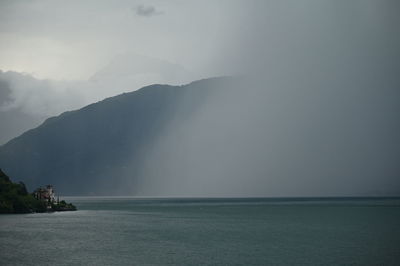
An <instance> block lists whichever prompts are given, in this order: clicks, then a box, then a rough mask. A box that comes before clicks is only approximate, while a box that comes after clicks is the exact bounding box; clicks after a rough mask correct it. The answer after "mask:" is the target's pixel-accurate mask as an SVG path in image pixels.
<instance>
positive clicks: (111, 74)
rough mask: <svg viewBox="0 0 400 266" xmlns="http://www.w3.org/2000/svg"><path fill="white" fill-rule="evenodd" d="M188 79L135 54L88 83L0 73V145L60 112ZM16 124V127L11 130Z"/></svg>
mask: <svg viewBox="0 0 400 266" xmlns="http://www.w3.org/2000/svg"><path fill="white" fill-rule="evenodd" d="M191 79H193V76H192V74H191V73H190V72H188V71H187V70H186V69H185V68H184V67H182V66H180V65H178V64H173V63H170V62H168V61H165V60H160V59H157V58H150V57H146V56H139V55H135V54H121V55H119V56H116V57H115V58H114V59H113V60H111V62H110V63H109V64H108V65H106V66H105V67H104V68H102V69H100V70H99V71H97V72H96V73H95V74H94V75H92V77H91V78H90V79H88V80H81V81H61V80H46V79H44V80H41V79H36V78H34V77H33V76H31V75H29V74H26V73H18V72H15V71H7V72H3V71H1V70H0V124H1V125H2V126H3V127H4V128H8V129H9V130H8V132H5V131H2V132H1V134H0V145H1V144H2V143H5V142H6V141H8V140H10V139H11V138H13V137H16V136H17V135H19V134H21V133H23V132H24V131H26V130H28V129H31V128H32V127H34V126H37V125H38V124H40V122H43V121H44V120H45V119H46V118H49V117H51V116H55V115H58V114H60V113H62V112H65V111H70V110H73V109H78V108H81V107H83V106H85V105H87V104H90V103H93V102H96V101H100V100H102V99H104V98H107V97H111V96H115V95H117V94H120V93H123V92H128V91H133V90H136V89H139V88H141V87H144V86H146V85H150V84H154V83H161V84H165V83H168V84H175V85H178V84H183V83H187V82H189V81H190V80H191ZM17 120H18V121H19V122H18V126H12V125H13V124H15V122H16V121H17ZM32 121H34V123H33V122H32ZM13 128H15V130H12V129H13Z"/></svg>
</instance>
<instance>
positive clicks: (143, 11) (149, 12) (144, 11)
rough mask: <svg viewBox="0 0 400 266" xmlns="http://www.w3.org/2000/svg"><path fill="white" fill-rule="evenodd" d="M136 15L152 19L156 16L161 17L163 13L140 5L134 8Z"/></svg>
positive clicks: (152, 7) (151, 7)
mask: <svg viewBox="0 0 400 266" xmlns="http://www.w3.org/2000/svg"><path fill="white" fill-rule="evenodd" d="M134 11H135V13H136V15H138V16H142V17H151V16H155V15H161V14H163V12H160V11H157V10H156V8H155V7H154V6H145V5H138V6H137V7H136V8H134Z"/></svg>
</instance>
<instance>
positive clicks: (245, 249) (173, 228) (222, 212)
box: [0, 197, 400, 265]
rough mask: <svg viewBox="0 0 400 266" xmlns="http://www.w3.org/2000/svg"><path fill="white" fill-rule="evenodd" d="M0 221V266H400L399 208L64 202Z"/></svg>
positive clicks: (299, 201) (357, 203)
mask: <svg viewBox="0 0 400 266" xmlns="http://www.w3.org/2000/svg"><path fill="white" fill-rule="evenodd" d="M67 200H68V201H71V202H72V203H74V204H75V205H77V207H78V209H79V211H77V212H65V213H51V214H26V215H3V216H1V217H0V224H1V226H0V249H1V253H0V261H1V262H2V265H40V264H42V265H43V264H44V265H398V262H399V259H400V252H399V246H400V228H399V226H398V221H399V220H400V199H399V198H362V199H360V198H358V199H357V198H325V199H321V198H245V199H238V198H236V199H228V198H219V199H207V198H201V199H199V198H197V199H187V198H178V199H176V198H168V199H150V198H72V197H71V198H68V199H67Z"/></svg>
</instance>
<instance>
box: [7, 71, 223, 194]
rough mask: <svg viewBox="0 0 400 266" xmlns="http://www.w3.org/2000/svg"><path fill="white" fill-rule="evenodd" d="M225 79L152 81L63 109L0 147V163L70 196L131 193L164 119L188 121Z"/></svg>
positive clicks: (32, 184)
mask: <svg viewBox="0 0 400 266" xmlns="http://www.w3.org/2000/svg"><path fill="white" fill-rule="evenodd" d="M229 82H230V79H229V78H215V79H209V80H202V81H198V82H193V83H191V84H189V85H186V86H169V85H152V86H147V87H144V88H142V89H140V90H137V91H134V92H130V93H124V94H121V95H118V96H115V97H111V98H107V99H105V100H103V101H100V102H97V103H94V104H91V105H88V106H86V107H84V108H82V109H79V110H76V111H70V112H65V113H63V114H61V115H59V116H57V117H52V118H49V119H47V120H46V121H45V122H44V123H43V124H42V125H40V126H39V127H37V128H35V129H32V130H29V131H27V132H26V133H24V134H22V135H21V136H19V137H17V138H15V139H13V140H11V141H9V142H8V143H6V144H5V145H3V146H1V147H0V165H1V167H2V168H3V169H5V170H6V171H7V172H8V173H9V174H10V175H12V176H14V177H15V178H17V179H19V180H23V181H24V182H25V183H26V185H27V186H28V187H30V188H34V187H38V186H41V185H44V184H48V183H49V184H52V185H54V186H55V187H57V188H58V189H59V193H62V194H63V193H64V194H65V193H66V194H69V195H82V194H89V195H92V194H105V195H114V194H120V193H125V194H126V193H128V192H129V193H131V191H124V185H123V184H122V183H123V182H126V181H125V180H126V179H127V178H128V179H131V180H134V179H135V178H136V175H137V174H138V169H139V166H140V163H141V161H142V160H143V158H142V154H143V151H144V150H146V149H147V148H148V147H149V145H151V143H152V141H153V140H154V139H156V138H157V136H158V135H160V134H163V128H164V127H165V124H166V123H170V122H171V121H172V120H185V119H190V116H191V115H192V114H193V113H194V112H195V111H196V109H197V108H199V107H200V106H201V105H202V103H203V102H204V101H205V99H206V98H207V97H208V96H209V95H210V93H212V91H213V90H214V89H215V88H216V87H219V84H221V83H229Z"/></svg>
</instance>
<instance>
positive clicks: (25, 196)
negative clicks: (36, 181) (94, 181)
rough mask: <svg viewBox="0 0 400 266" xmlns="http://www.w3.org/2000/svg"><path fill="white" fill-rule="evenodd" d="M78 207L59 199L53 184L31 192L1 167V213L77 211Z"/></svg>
mask: <svg viewBox="0 0 400 266" xmlns="http://www.w3.org/2000/svg"><path fill="white" fill-rule="evenodd" d="M75 210H76V207H75V206H74V205H73V204H71V203H66V202H65V201H64V200H61V201H60V199H59V197H57V199H56V195H55V192H54V189H53V187H52V186H51V185H47V186H45V187H43V188H38V189H36V190H35V191H34V192H33V193H29V192H28V190H27V189H26V186H25V184H24V183H22V182H20V183H13V182H12V181H11V180H10V178H9V177H8V176H7V175H6V174H5V173H4V172H3V171H2V170H1V169H0V213H33V212H56V211H75Z"/></svg>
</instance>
